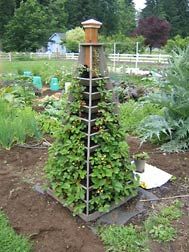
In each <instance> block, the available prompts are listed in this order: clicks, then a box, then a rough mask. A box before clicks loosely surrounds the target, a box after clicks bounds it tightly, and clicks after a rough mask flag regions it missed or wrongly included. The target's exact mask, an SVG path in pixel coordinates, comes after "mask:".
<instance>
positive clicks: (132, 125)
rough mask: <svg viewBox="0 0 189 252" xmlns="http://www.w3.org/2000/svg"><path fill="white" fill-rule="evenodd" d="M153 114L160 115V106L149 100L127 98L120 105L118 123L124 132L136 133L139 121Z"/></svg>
mask: <svg viewBox="0 0 189 252" xmlns="http://www.w3.org/2000/svg"><path fill="white" fill-rule="evenodd" d="M153 114H159V115H161V114H162V110H161V107H160V106H156V105H154V104H151V103H150V102H143V101H138V102H135V101H134V100H129V101H128V102H126V103H124V104H121V105H120V118H119V119H120V125H121V127H122V128H123V130H124V131H125V132H126V133H130V134H134V135H138V134H139V132H138V127H139V125H140V123H141V121H142V120H143V119H144V118H145V117H147V116H149V115H153Z"/></svg>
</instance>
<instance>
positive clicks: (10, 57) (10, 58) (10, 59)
mask: <svg viewBox="0 0 189 252" xmlns="http://www.w3.org/2000/svg"><path fill="white" fill-rule="evenodd" d="M8 56H9V61H10V62H11V61H12V55H11V52H9V53H8Z"/></svg>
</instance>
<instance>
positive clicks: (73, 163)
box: [45, 82, 86, 213]
mask: <svg viewBox="0 0 189 252" xmlns="http://www.w3.org/2000/svg"><path fill="white" fill-rule="evenodd" d="M71 90H72V92H71V93H72V97H73V99H74V102H72V103H71V104H69V105H68V99H66V98H65V99H63V100H62V111H63V115H62V127H60V128H58V129H57V131H56V132H55V133H54V136H55V142H54V143H53V144H52V146H51V147H50V148H49V159H48V162H47V164H46V166H45V171H46V174H47V178H48V179H49V182H50V185H51V188H52V189H53V190H54V191H55V193H56V194H57V196H58V197H60V198H62V199H64V200H65V205H68V206H70V207H72V208H73V211H74V213H82V212H83V209H84V208H85V204H84V202H83V200H84V198H85V190H84V189H83V187H82V184H81V181H82V180H83V179H84V178H85V176H86V168H85V158H84V157H85V146H84V138H85V133H84V132H83V130H84V128H85V125H84V124H83V123H82V122H81V120H80V119H79V117H78V116H77V113H78V111H79V108H80V106H81V104H80V99H81V91H82V87H81V86H80V85H79V84H78V83H77V82H75V83H73V85H72V88H71ZM70 112H72V114H71V115H70Z"/></svg>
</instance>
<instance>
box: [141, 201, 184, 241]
mask: <svg viewBox="0 0 189 252" xmlns="http://www.w3.org/2000/svg"><path fill="white" fill-rule="evenodd" d="M181 206H182V204H181V203H180V201H175V202H174V203H173V204H172V205H170V206H167V207H165V208H162V209H161V210H160V212H157V213H155V214H153V215H151V216H150V217H149V218H148V219H147V220H146V221H145V223H144V226H145V230H146V232H147V233H148V234H149V236H150V237H151V238H152V239H154V240H157V241H160V242H168V241H172V240H174V239H175V238H176V229H175V228H173V226H172V221H173V220H177V219H179V218H180V217H181V216H182V212H181Z"/></svg>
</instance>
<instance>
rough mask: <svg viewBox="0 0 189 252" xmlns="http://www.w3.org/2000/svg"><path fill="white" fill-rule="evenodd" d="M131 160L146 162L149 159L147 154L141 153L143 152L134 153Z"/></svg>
mask: <svg viewBox="0 0 189 252" xmlns="http://www.w3.org/2000/svg"><path fill="white" fill-rule="evenodd" d="M133 158H134V159H136V160H147V159H149V155H148V153H147V152H145V151H143V152H138V153H135V154H134V155H133Z"/></svg>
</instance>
